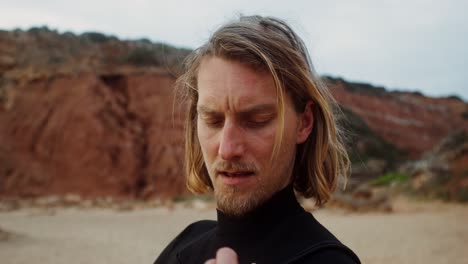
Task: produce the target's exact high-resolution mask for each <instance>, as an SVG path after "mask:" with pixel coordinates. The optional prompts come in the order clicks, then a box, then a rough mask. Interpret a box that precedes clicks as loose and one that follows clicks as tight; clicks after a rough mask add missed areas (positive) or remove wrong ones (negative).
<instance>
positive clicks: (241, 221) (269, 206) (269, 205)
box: [217, 185, 303, 233]
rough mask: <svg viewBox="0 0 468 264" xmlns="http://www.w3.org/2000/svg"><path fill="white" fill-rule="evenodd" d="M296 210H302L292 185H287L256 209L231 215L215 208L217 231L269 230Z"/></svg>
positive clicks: (296, 211)
mask: <svg viewBox="0 0 468 264" xmlns="http://www.w3.org/2000/svg"><path fill="white" fill-rule="evenodd" d="M298 212H303V209H302V207H301V206H300V205H299V203H298V202H297V200H296V196H295V194H294V189H293V187H292V185H288V186H287V187H285V188H284V189H282V190H280V191H279V192H277V193H276V194H274V195H273V196H272V197H271V198H270V199H269V200H267V201H266V202H265V203H263V204H262V205H260V206H258V207H257V208H256V209H254V210H252V211H250V212H248V213H245V214H243V215H241V216H231V215H227V214H225V213H223V212H221V211H220V210H217V214H218V226H219V231H220V233H233V232H237V233H239V232H240V233H244V232H249V231H251V230H255V232H258V231H261V230H262V229H265V230H269V229H271V227H272V225H275V224H277V223H280V222H281V221H282V220H283V219H285V218H286V217H288V216H290V215H292V214H295V213H298Z"/></svg>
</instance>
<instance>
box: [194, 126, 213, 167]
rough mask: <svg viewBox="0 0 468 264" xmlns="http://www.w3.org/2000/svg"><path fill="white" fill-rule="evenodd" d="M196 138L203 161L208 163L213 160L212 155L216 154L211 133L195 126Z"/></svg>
mask: <svg viewBox="0 0 468 264" xmlns="http://www.w3.org/2000/svg"><path fill="white" fill-rule="evenodd" d="M197 137H198V142H199V143H200V147H201V150H202V154H203V158H204V159H205V161H209V160H210V159H212V158H213V155H214V154H213V153H217V149H216V140H215V137H214V135H213V133H211V132H210V131H209V129H206V128H204V127H203V126H200V125H198V126H197Z"/></svg>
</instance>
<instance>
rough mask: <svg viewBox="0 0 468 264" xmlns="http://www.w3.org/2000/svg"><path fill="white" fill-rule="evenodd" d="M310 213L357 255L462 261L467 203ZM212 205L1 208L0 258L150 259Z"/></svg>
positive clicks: (466, 254)
mask: <svg viewBox="0 0 468 264" xmlns="http://www.w3.org/2000/svg"><path fill="white" fill-rule="evenodd" d="M315 216H316V217H317V218H318V219H319V220H320V221H321V222H322V223H323V224H324V225H325V226H327V227H328V228H329V229H330V230H331V231H332V232H333V233H335V234H336V235H337V236H338V237H339V238H340V239H341V240H342V241H343V242H344V243H346V244H347V245H348V246H350V247H351V248H353V249H354V250H355V251H356V253H358V255H359V256H360V257H361V259H362V260H363V263H377V264H378V263H386V264H387V263H413V264H414V263H438V264H439V263H451V264H457V263H460V264H462V263H464V264H467V263H468V206H460V205H443V204H422V205H421V204H420V205H417V206H411V207H409V208H405V207H402V209H401V210H399V211H398V212H397V213H392V214H384V213H366V214H356V213H344V212H342V211H338V210H330V209H326V210H319V211H318V212H316V213H315ZM214 217H215V214H214V212H213V211H212V209H210V210H200V209H188V208H180V209H176V210H173V211H169V210H167V209H165V208H158V209H141V210H136V211H129V212H117V211H113V210H97V209H87V210H78V209H61V210H58V211H57V212H55V213H53V214H50V213H48V212H47V211H44V210H39V209H23V210H20V211H16V212H9V213H0V227H1V228H2V229H4V230H6V231H9V232H13V233H14V234H15V235H14V236H13V237H11V238H10V239H9V240H6V241H0V263H2V264H13V263H15V264H16V263H52V264H58V263H113V264H118V263H152V261H154V259H155V257H156V256H157V255H158V254H159V252H160V251H161V250H162V249H163V248H164V246H165V245H166V244H167V243H168V242H169V241H170V240H171V239H172V238H173V237H174V236H175V235H176V234H177V233H178V232H179V231H180V230H182V228H183V227H185V226H186V225H187V224H188V223H190V222H193V221H195V220H197V219H212V218H214Z"/></svg>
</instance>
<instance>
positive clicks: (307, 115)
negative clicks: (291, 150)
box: [296, 101, 314, 144]
mask: <svg viewBox="0 0 468 264" xmlns="http://www.w3.org/2000/svg"><path fill="white" fill-rule="evenodd" d="M313 104H314V103H313V102H312V101H309V102H307V104H306V106H305V109H304V112H303V113H300V114H299V125H298V127H297V139H296V143H297V144H302V143H304V142H305V141H306V140H307V138H308V137H309V135H310V133H311V132H312V128H313V127H314V114H313V113H312V106H313Z"/></svg>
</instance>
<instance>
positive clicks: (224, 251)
mask: <svg viewBox="0 0 468 264" xmlns="http://www.w3.org/2000/svg"><path fill="white" fill-rule="evenodd" d="M216 263H219V264H238V263H239V262H238V260H237V254H236V252H235V251H234V250H232V249H230V248H228V247H223V248H220V249H219V250H218V252H216Z"/></svg>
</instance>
